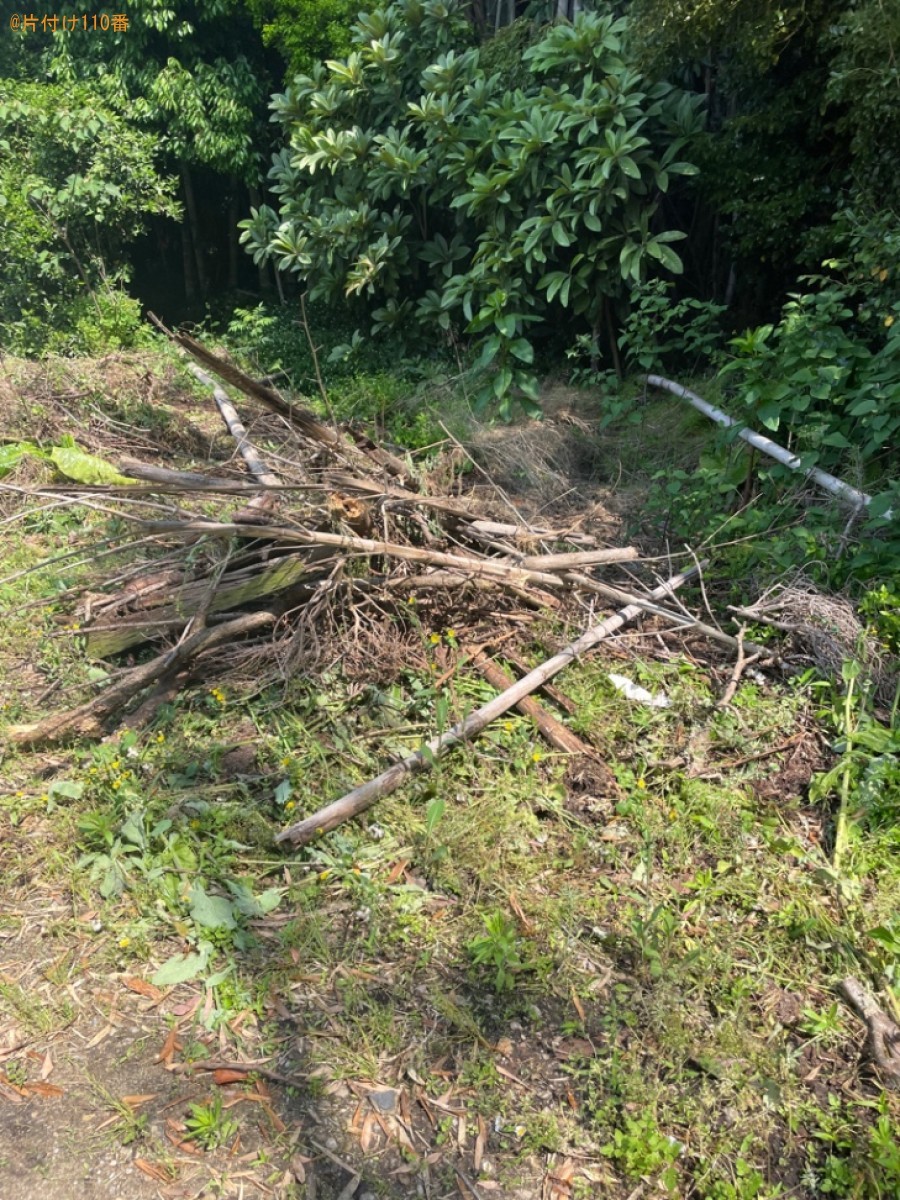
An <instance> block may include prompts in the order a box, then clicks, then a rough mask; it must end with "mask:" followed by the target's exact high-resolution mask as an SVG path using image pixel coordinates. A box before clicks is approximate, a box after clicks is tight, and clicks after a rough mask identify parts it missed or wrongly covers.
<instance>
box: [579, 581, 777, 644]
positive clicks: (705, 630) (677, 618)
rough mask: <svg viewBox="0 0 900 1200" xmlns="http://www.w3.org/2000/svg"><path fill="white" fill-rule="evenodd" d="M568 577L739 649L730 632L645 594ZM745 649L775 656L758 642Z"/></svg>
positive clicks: (623, 602)
mask: <svg viewBox="0 0 900 1200" xmlns="http://www.w3.org/2000/svg"><path fill="white" fill-rule="evenodd" d="M567 578H568V579H569V580H570V582H571V583H573V584H575V585H576V586H577V587H582V588H584V589H585V590H586V591H591V592H596V593H597V595H598V596H604V597H605V598H606V599H607V600H614V601H615V602H616V603H617V604H637V605H638V606H639V607H640V608H642V609H643V610H644V612H647V613H651V614H652V615H653V616H655V617H662V618H663V620H666V621H672V622H673V623H674V624H676V625H680V626H682V627H683V628H684V630H685V631H687V630H688V629H696V631H697V632H698V633H702V634H703V636H704V637H707V638H709V639H710V641H713V642H721V644H722V645H723V646H729V647H730V648H731V649H732V650H737V649H738V639H737V638H736V637H732V636H731V634H730V633H726V632H725V631H724V630H723V629H716V627H715V625H707V624H705V623H704V622H703V621H698V620H697V619H696V618H695V617H692V616H689V615H688V614H687V613H680V612H674V611H673V610H672V609H670V608H661V607H660V606H659V605H658V604H653V603H652V601H650V600H649V599H645V598H644V597H643V596H635V595H632V593H631V592H626V591H623V590H622V588H617V587H613V586H612V585H611V584H608V583H599V582H598V581H597V580H596V579H589V578H588V577H587V576H586V575H578V574H574V573H573V574H571V575H568V576H567ZM744 649H745V650H749V651H751V653H753V654H761V655H766V656H767V657H774V656H773V655H772V652H771V651H770V650H767V649H766V647H765V646H760V645H759V644H758V643H757V642H746V641H745V642H744Z"/></svg>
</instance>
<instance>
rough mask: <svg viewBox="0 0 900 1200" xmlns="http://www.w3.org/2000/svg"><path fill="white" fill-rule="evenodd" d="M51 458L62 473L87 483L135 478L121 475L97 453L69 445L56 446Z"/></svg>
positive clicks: (124, 482) (118, 482)
mask: <svg viewBox="0 0 900 1200" xmlns="http://www.w3.org/2000/svg"><path fill="white" fill-rule="evenodd" d="M50 458H51V459H52V461H53V463H54V464H55V466H56V469H57V470H58V471H59V472H60V474H61V475H65V477H66V478H67V479H74V480H75V482H76V483H86V484H91V485H95V484H128V483H133V482H134V480H132V479H126V477H125V476H124V475H120V474H119V472H118V471H117V470H116V468H115V467H114V466H112V465H111V464H110V463H108V462H106V461H105V460H104V459H102V458H98V457H97V456H96V455H95V454H86V453H85V451H84V450H78V449H77V448H72V447H69V446H54V447H53V449H52V450H51V451H50Z"/></svg>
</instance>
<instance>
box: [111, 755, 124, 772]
mask: <svg viewBox="0 0 900 1200" xmlns="http://www.w3.org/2000/svg"><path fill="white" fill-rule="evenodd" d="M109 765H110V766H111V767H112V769H113V770H114V771H118V769H119V767H121V765H122V760H121V759H120V758H114V759H113V760H112V762H111V763H110V764H109Z"/></svg>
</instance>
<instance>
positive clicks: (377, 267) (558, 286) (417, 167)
mask: <svg viewBox="0 0 900 1200" xmlns="http://www.w3.org/2000/svg"><path fill="white" fill-rule="evenodd" d="M472 36H473V35H472V30H471V26H470V25H469V23H468V22H467V21H466V20H465V18H464V17H463V15H462V12H461V9H460V8H459V7H458V5H457V4H456V3H455V2H454V0H449V2H447V3H445V2H444V0H426V2H424V3H423V2H422V0H403V2H400V3H394V4H390V5H388V6H387V7H384V8H378V9H375V10H374V11H373V12H370V13H367V14H361V16H360V18H359V21H358V23H357V25H356V26H355V28H354V31H353V44H354V50H353V51H352V53H351V54H350V55H349V56H348V57H347V58H346V59H345V60H343V61H340V62H330V63H328V64H326V65H325V66H321V67H318V68H317V69H316V70H315V71H314V72H313V73H312V74H311V75H310V76H301V77H299V78H297V79H296V80H295V81H294V83H293V85H292V86H291V87H290V88H288V90H287V92H286V93H285V94H284V95H282V96H277V97H275V100H274V101H273V108H274V111H275V116H276V117H277V118H278V119H279V120H280V121H281V122H282V124H283V126H284V129H285V134H286V137H287V139H288V141H289V147H290V148H288V149H285V150H283V151H282V152H281V153H280V154H279V155H278V156H277V158H276V160H275V165H274V167H273V169H272V172H271V179H272V190H273V191H274V192H275V193H276V194H277V195H278V196H279V197H280V212H278V213H276V212H275V211H274V210H273V209H272V208H270V207H267V206H264V207H262V208H260V209H259V210H258V211H254V213H253V215H252V218H251V219H250V220H248V221H246V222H244V223H243V229H244V232H243V235H242V236H243V240H244V241H245V242H246V243H247V245H248V248H249V250H250V251H251V252H252V253H253V255H254V257H255V259H256V260H257V261H261V260H265V259H270V258H271V259H274V261H275V262H276V264H277V266H278V268H279V269H280V270H282V271H290V272H294V273H295V274H296V275H297V276H299V277H300V279H303V280H308V281H309V286H310V294H311V295H312V296H313V297H321V298H325V299H329V300H335V299H338V298H341V297H344V296H350V297H374V298H377V302H378V306H377V307H375V308H374V311H373V312H372V319H373V322H374V329H375V331H376V332H377V331H381V330H400V331H405V330H408V329H409V328H410V326H411V325H416V326H418V327H420V328H421V327H425V328H428V327H430V328H432V329H434V330H436V331H438V332H439V333H443V334H444V335H445V336H446V335H449V336H452V335H453V334H455V333H457V332H459V331H465V332H467V333H469V334H473V335H475V336H476V339H477V343H478V346H479V347H480V350H481V359H480V362H481V365H482V366H483V367H486V368H487V367H490V368H491V369H492V371H493V376H492V379H491V380H490V381H489V384H488V386H487V387H486V389H485V390H484V391H483V393H482V395H481V400H482V402H485V401H486V400H487V399H489V398H490V397H492V396H495V397H496V398H497V399H498V400H499V401H500V402H501V405H502V406H504V407H506V408H508V405H509V400H510V396H511V395H517V396H518V398H519V399H520V400H522V401H523V402H525V403H526V404H527V402H528V401H530V402H531V403H532V405H533V403H534V401H536V400H537V388H536V381H535V378H534V375H533V373H532V371H531V369H530V368H531V366H532V364H533V360H534V350H533V346H532V342H531V340H530V338H529V337H528V336H527V335H528V331H529V329H531V328H532V327H533V326H534V325H535V324H539V323H542V322H544V323H546V322H547V321H550V320H553V319H561V318H562V311H561V310H568V311H569V312H570V313H574V314H575V315H576V316H577V317H578V318H580V319H581V321H582V322H583V325H584V326H585V327H587V328H588V329H590V330H592V331H593V333H594V336H595V338H596V337H598V336H599V335H600V331H601V326H602V323H603V321H604V320H611V314H610V310H609V303H610V300H611V299H612V298H615V297H616V296H618V295H619V294H621V293H622V291H623V290H624V289H625V288H626V287H627V286H629V285H631V284H634V283H637V282H638V281H640V280H641V279H642V278H643V277H644V276H645V274H646V273H647V271H648V269H650V268H660V267H661V268H663V269H665V270H667V271H674V272H677V271H680V270H681V261H680V259H679V258H678V256H677V254H676V253H675V251H674V250H673V249H672V243H673V242H674V241H676V240H678V239H679V238H681V237H683V236H684V235H683V234H681V233H680V232H678V231H677V230H668V229H664V228H662V227H661V224H660V220H659V214H658V211H657V209H658V203H659V198H660V196H661V195H662V194H663V193H665V192H666V191H667V190H668V189H669V187H670V182H671V179H672V177H673V176H676V175H683V174H689V173H692V171H693V167H692V166H691V165H690V164H689V163H687V162H685V161H683V160H682V158H681V157H680V156H681V154H682V151H683V150H684V147H685V145H686V144H687V142H688V141H689V140H690V138H691V137H692V136H693V135H694V133H695V132H696V130H697V124H698V120H697V112H698V102H697V99H696V98H694V97H691V96H689V95H687V94H686V93H683V92H681V91H680V90H679V89H677V88H675V87H674V86H672V85H670V84H665V83H653V82H652V81H650V80H648V79H647V78H645V77H644V76H643V75H642V74H641V73H640V72H639V71H638V70H637V69H636V68H635V66H634V64H633V62H632V61H631V59H630V56H629V51H628V40H627V38H628V27H627V24H626V22H625V21H624V20H614V19H613V18H612V17H611V16H601V15H596V14H584V13H582V14H580V15H579V16H578V18H577V19H576V21H575V24H574V25H568V24H558V25H554V26H552V27H550V28H548V29H547V30H546V31H545V32H544V34H543V36H541V37H540V39H539V40H538V41H537V42H536V43H535V44H534V45H533V46H531V47H530V48H529V49H527V50H526V51H525V53H524V56H523V58H524V62H523V65H522V69H521V71H520V84H519V86H518V87H516V88H510V87H508V86H507V85H506V83H505V82H504V72H503V71H502V70H501V71H498V72H495V73H492V74H488V73H487V72H486V71H485V69H484V67H483V66H482V61H481V51H480V50H479V49H478V48H476V47H475V46H472V45H471V41H472ZM565 319H568V320H571V318H570V317H569V318H565Z"/></svg>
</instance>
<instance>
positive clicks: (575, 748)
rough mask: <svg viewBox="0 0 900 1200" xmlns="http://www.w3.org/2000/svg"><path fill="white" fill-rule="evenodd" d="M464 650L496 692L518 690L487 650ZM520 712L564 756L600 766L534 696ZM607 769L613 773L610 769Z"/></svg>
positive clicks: (525, 700)
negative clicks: (590, 760) (489, 656)
mask: <svg viewBox="0 0 900 1200" xmlns="http://www.w3.org/2000/svg"><path fill="white" fill-rule="evenodd" d="M463 649H464V651H465V652H466V654H468V656H469V661H470V662H471V663H472V664H473V665H474V666H475V667H477V669H478V670H479V671H480V672H481V674H482V675H483V676H484V677H485V679H486V680H487V681H488V683H489V684H490V685H491V687H494V688H496V689H497V690H498V691H499V692H505V691H508V690H509V688H511V687H513V686H514V683H515V680H514V679H513V677H512V676H511V675H509V674H507V672H506V671H504V670H503V668H502V667H501V666H499V665H498V664H497V663H496V662H494V661H493V660H492V659H490V658H488V656H487V655H486V654H485V653H484V651H483V650H481V649H479V648H475V649H469V650H467V649H466V647H463ZM516 708H517V709H518V710H519V712H520V713H523V714H524V715H525V716H526V717H531V719H532V720H533V721H534V723H535V725H536V726H537V728H538V731H539V733H540V734H541V737H543V739H544V741H545V742H547V744H548V745H550V746H552V747H553V748H554V750H560V751H561V752H562V753H563V754H583V755H584V756H585V757H587V758H591V759H593V760H594V761H595V762H596V763H599V762H600V756H599V755H598V754H597V752H596V750H595V749H594V748H593V746H589V745H588V744H587V742H585V741H583V740H582V739H581V738H580V737H579V736H578V734H577V733H574V732H573V731H572V730H571V729H569V728H568V726H566V725H564V724H563V723H562V721H560V720H559V719H558V718H557V717H554V716H553V714H552V713H551V712H548V711H547V709H546V708H545V707H544V706H543V704H541V703H540V702H539V701H538V700H536V699H535V698H534V696H523V697H522V699H521V700H519V701H518V702H517V704H516ZM605 769H606V770H607V771H609V768H605ZM609 778H610V781H611V782H614V779H613V774H612V771H609Z"/></svg>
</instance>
